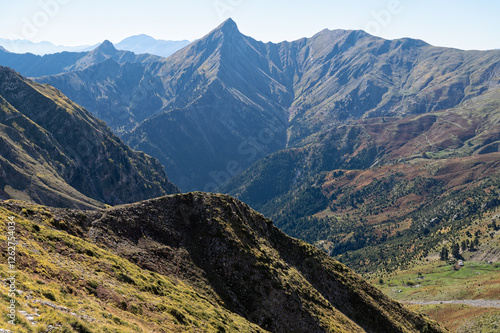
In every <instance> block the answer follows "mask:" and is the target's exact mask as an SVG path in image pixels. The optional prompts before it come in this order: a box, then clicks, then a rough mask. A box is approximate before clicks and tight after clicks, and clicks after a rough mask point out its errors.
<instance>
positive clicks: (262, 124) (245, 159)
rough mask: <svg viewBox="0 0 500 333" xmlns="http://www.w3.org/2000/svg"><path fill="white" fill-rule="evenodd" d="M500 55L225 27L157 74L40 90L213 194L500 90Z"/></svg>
mask: <svg viewBox="0 0 500 333" xmlns="http://www.w3.org/2000/svg"><path fill="white" fill-rule="evenodd" d="M499 54H500V53H499V52H498V51H484V52H479V51H460V50H455V49H447V48H439V47H433V46H430V45H428V44H426V43H425V42H422V41H419V40H412V39H402V40H395V41H388V40H384V39H381V38H377V37H373V36H371V35H369V34H367V33H365V32H362V31H346V30H335V31H329V30H324V31H321V32H320V33H318V34H316V35H315V36H313V37H312V38H308V39H306V38H304V39H301V40H298V41H294V42H283V43H279V44H274V43H261V42H258V41H255V40H254V39H252V38H250V37H247V36H244V35H242V34H241V33H240V32H239V31H238V28H237V26H236V24H235V23H234V21H232V20H228V21H226V22H224V23H223V24H222V25H221V26H219V27H218V28H217V29H215V30H214V31H212V32H210V33H209V34H208V35H207V36H205V37H204V38H201V39H200V40H197V41H195V42H193V43H191V44H190V45H188V46H187V47H185V48H184V49H182V50H180V51H178V52H177V53H176V54H175V55H172V56H171V57H169V58H167V59H163V60H161V61H158V62H153V63H147V64H146V63H144V64H143V65H137V66H135V67H133V66H131V65H130V64H116V63H115V64H114V63H113V62H112V61H108V62H105V63H100V64H96V65H95V66H93V67H92V66H91V67H88V69H86V70H83V71H74V72H71V73H66V74H61V75H58V76H47V77H39V78H37V80H38V81H39V82H43V83H49V84H51V85H53V86H55V87H57V88H59V89H61V90H62V91H63V92H64V93H65V94H67V95H68V96H69V97H70V98H71V99H73V100H75V101H77V102H78V103H80V104H82V105H83V106H85V107H86V108H88V109H89V110H90V111H91V112H93V113H94V114H95V115H97V116H98V117H100V118H101V119H103V120H104V121H106V122H107V123H108V124H109V125H110V126H111V127H112V128H113V129H114V130H115V131H116V132H117V133H119V134H120V135H121V136H122V137H123V138H124V140H125V141H126V142H128V143H129V144H130V145H131V146H132V147H134V148H136V149H140V150H144V151H146V152H147V153H149V154H151V155H153V156H157V157H158V158H159V159H160V161H161V162H162V164H164V165H165V167H166V169H167V171H168V172H169V175H170V177H171V178H172V179H173V181H174V182H175V183H176V184H178V185H179V186H180V188H181V189H183V190H193V189H200V190H213V189H214V187H215V186H217V185H220V184H221V183H222V182H224V181H226V180H228V179H229V178H231V177H232V176H234V175H235V174H237V173H239V172H240V171H242V170H243V169H245V168H247V167H248V166H250V165H251V164H252V163H254V162H256V161H257V160H258V159H260V158H262V157H264V156H266V155H267V154H269V153H272V152H274V151H278V150H280V149H283V148H285V147H302V146H305V145H308V144H309V143H311V142H314V141H315V140H317V138H318V135H320V133H322V132H323V131H328V130H330V129H332V128H335V127H337V126H339V125H340V124H344V123H346V122H349V121H351V120H354V119H361V118H373V117H381V116H385V117H389V116H390V117H402V116H405V115H410V114H419V113H425V112H429V111H433V110H440V109H444V108H451V107H454V106H456V105H458V104H459V103H461V102H463V101H465V100H467V99H470V98H472V97H474V96H477V95H480V94H483V93H485V92H486V91H489V89H490V88H491V87H492V86H494V84H496V81H495V78H496V76H495V71H496V68H498V67H497V66H498V63H499ZM110 101H112V103H110ZM181 143H185V144H186V145H187V146H189V147H192V148H191V152H190V153H186V151H185V150H184V149H183V145H182V144H181ZM193 161H197V162H196V163H193Z"/></svg>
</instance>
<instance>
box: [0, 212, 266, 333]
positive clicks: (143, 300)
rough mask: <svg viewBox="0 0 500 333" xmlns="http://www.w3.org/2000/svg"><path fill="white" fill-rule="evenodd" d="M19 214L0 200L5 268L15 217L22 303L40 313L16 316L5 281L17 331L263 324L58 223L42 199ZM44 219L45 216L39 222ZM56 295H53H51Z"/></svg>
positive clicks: (219, 328)
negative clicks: (9, 220)
mask: <svg viewBox="0 0 500 333" xmlns="http://www.w3.org/2000/svg"><path fill="white" fill-rule="evenodd" d="M22 215H28V216H20V215H17V214H15V213H13V212H11V211H9V210H7V209H5V208H1V207H0V220H1V221H2V223H0V251H1V253H0V257H1V258H0V260H1V262H2V264H1V265H0V276H1V277H2V278H4V279H5V278H6V277H7V276H9V273H8V267H7V265H6V264H5V263H6V262H7V255H6V247H7V238H6V237H7V230H6V226H7V224H6V222H7V217H9V216H14V220H15V222H16V235H17V236H18V237H19V241H20V244H19V245H18V246H17V247H16V269H17V274H16V289H17V290H18V291H21V292H22V294H18V295H16V297H15V299H16V301H17V302H18V303H17V306H16V310H18V311H26V312H27V314H38V315H39V317H35V321H36V324H35V325H33V324H32V323H31V322H30V321H29V320H28V319H27V318H26V317H25V316H24V315H22V314H21V313H19V312H17V323H16V325H15V326H12V325H10V324H8V319H7V317H6V314H7V305H8V302H9V301H10V297H9V296H8V292H9V290H8V287H7V285H6V284H5V283H3V284H0V299H1V301H0V302H1V303H2V305H1V306H0V327H1V328H4V329H11V330H13V331H15V332H20V333H21V332H45V331H47V330H48V327H49V325H52V326H53V327H56V328H57V329H58V330H59V331H61V332H155V331H156V332H160V331H168V332H223V331H226V332H230V331H245V332H257V331H262V330H261V329H259V328H258V327H256V326H255V325H253V324H251V323H249V322H248V321H247V320H245V319H244V318H242V317H240V316H238V315H236V314H234V313H231V312H229V311H228V310H225V309H224V308H223V307H221V306H220V305H219V304H218V303H216V301H212V300H209V298H208V297H206V296H204V295H203V294H202V292H201V291H200V290H197V289H195V288H194V287H192V286H190V285H188V284H186V283H184V282H182V281H179V280H176V279H173V278H169V277H166V276H163V275H160V274H157V273H153V272H150V271H147V270H144V269H141V268H139V267H138V266H136V265H135V264H133V263H131V262H129V261H127V260H125V259H123V258H121V257H119V256H117V255H115V254H113V253H111V252H109V251H107V250H105V249H101V248H99V247H97V246H96V245H94V244H92V243H90V242H87V241H85V240H82V239H80V238H76V237H73V236H71V235H69V234H67V233H65V232H63V231H58V230H55V229H53V228H52V225H51V221H52V217H51V215H50V212H48V211H46V210H44V208H42V207H39V206H31V207H30V210H29V211H28V210H26V211H23V214H22ZM34 221H38V222H34ZM47 302H50V303H47Z"/></svg>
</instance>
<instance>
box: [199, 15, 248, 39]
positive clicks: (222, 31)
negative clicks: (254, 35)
mask: <svg viewBox="0 0 500 333" xmlns="http://www.w3.org/2000/svg"><path fill="white" fill-rule="evenodd" d="M211 36H225V37H229V36H231V37H234V36H241V32H240V31H239V30H238V25H237V24H236V22H234V21H233V20H232V19H231V18H228V19H227V20H225V21H224V22H222V23H221V24H220V25H219V26H218V27H217V28H215V29H214V30H212V31H211V32H210V33H209V34H208V35H207V36H206V37H211Z"/></svg>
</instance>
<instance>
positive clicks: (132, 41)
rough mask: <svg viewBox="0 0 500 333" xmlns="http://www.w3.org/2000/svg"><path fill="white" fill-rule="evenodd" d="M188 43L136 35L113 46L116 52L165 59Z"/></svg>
mask: <svg viewBox="0 0 500 333" xmlns="http://www.w3.org/2000/svg"><path fill="white" fill-rule="evenodd" d="M189 43H190V42H189V41H188V40H179V41H174V40H161V39H154V38H153V37H151V36H148V35H137V36H131V37H127V38H125V39H124V40H122V41H121V42H119V43H117V44H116V45H115V46H116V48H117V49H118V50H126V51H132V52H134V53H137V54H141V53H149V54H154V55H157V56H160V57H165V58H166V57H168V56H170V55H171V54H174V53H175V52H177V51H179V50H180V49H182V48H183V47H184V46H187V45H188V44H189Z"/></svg>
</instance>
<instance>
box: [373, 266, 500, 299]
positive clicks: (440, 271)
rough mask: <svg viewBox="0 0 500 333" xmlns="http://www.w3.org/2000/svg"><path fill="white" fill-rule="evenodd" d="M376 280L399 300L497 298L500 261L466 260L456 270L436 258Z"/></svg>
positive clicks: (385, 291) (388, 293)
mask: <svg viewBox="0 0 500 333" xmlns="http://www.w3.org/2000/svg"><path fill="white" fill-rule="evenodd" d="M419 273H420V274H421V277H420V276H419ZM374 282H375V283H376V284H377V287H379V288H380V289H381V290H382V291H383V292H384V293H385V294H387V295H389V296H391V297H393V298H395V299H397V300H399V301H448V300H462V299H487V300H498V299H500V264H498V263H496V264H488V263H483V262H469V261H465V262H464V266H463V268H461V269H460V270H458V271H457V270H455V269H454V268H453V265H449V264H448V263H444V262H442V261H435V262H431V263H429V264H424V265H421V266H417V267H415V268H413V269H409V270H405V271H402V272H400V273H397V274H395V275H392V276H389V277H387V278H386V280H384V283H383V284H381V283H380V281H377V280H375V281H374ZM408 284H412V285H408Z"/></svg>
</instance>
